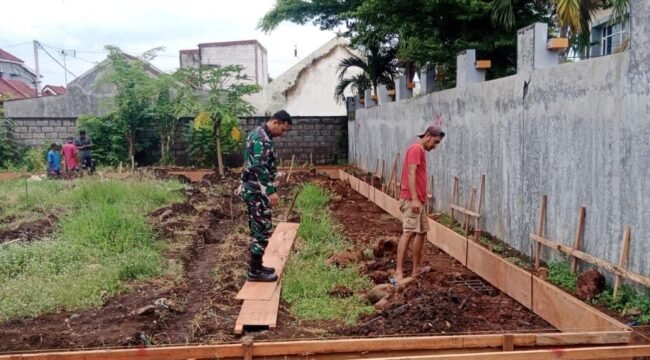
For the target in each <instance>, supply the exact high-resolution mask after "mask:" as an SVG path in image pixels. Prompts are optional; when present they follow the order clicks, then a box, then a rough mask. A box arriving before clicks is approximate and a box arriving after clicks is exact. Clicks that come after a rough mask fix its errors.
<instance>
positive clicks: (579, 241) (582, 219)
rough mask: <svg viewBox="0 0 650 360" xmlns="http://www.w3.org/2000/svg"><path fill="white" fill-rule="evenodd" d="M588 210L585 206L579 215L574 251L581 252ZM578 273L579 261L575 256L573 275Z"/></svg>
mask: <svg viewBox="0 0 650 360" xmlns="http://www.w3.org/2000/svg"><path fill="white" fill-rule="evenodd" d="M586 211H587V209H586V208H585V207H584V206H583V207H581V208H580V213H579V214H578V230H577V232H576V238H575V241H574V243H573V249H574V250H578V251H581V249H580V248H581V247H582V238H583V237H584V234H585V215H586ZM577 271H578V259H577V258H576V257H574V256H572V257H571V273H572V274H575V273H576V272H577Z"/></svg>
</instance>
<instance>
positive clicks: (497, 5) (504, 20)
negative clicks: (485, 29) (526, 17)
mask: <svg viewBox="0 0 650 360" xmlns="http://www.w3.org/2000/svg"><path fill="white" fill-rule="evenodd" d="M512 1H513V0H492V4H491V5H492V23H494V24H495V25H497V26H503V27H505V28H506V29H512V28H514V27H515V12H514V10H513V8H512Z"/></svg>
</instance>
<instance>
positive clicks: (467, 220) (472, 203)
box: [465, 187, 476, 239]
mask: <svg viewBox="0 0 650 360" xmlns="http://www.w3.org/2000/svg"><path fill="white" fill-rule="evenodd" d="M475 198H476V188H474V187H473V188H472V191H471V195H470V197H469V203H468V204H467V209H472V208H473V207H474V199H475ZM470 219H471V218H470V217H469V215H467V214H465V238H467V239H469V223H470Z"/></svg>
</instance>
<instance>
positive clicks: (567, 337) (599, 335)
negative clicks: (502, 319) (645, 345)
mask: <svg viewBox="0 0 650 360" xmlns="http://www.w3.org/2000/svg"><path fill="white" fill-rule="evenodd" d="M631 340H632V332H631V331H607V332H602V331H596V332H571V333H548V334H537V336H536V342H535V345H537V346H558V345H585V344H590V345H607V344H628V343H629V342H630V341H631Z"/></svg>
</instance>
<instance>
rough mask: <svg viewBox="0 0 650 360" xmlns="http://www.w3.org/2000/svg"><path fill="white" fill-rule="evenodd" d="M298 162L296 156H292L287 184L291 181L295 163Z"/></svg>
mask: <svg viewBox="0 0 650 360" xmlns="http://www.w3.org/2000/svg"><path fill="white" fill-rule="evenodd" d="M295 160H296V154H293V155H291V167H289V175H287V184H288V183H289V180H291V172H292V171H293V162H294V161H295Z"/></svg>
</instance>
